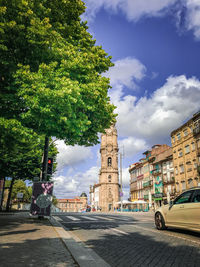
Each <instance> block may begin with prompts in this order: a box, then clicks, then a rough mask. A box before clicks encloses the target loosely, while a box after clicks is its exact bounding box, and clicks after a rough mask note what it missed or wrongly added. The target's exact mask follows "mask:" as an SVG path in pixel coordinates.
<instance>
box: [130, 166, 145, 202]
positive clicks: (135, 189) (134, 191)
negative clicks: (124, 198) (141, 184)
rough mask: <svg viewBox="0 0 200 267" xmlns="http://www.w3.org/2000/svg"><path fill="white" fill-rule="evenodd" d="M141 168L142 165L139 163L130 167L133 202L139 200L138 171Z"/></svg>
mask: <svg viewBox="0 0 200 267" xmlns="http://www.w3.org/2000/svg"><path fill="white" fill-rule="evenodd" d="M141 168H142V164H141V163H139V162H136V163H134V164H131V166H130V167H129V173H130V195H131V201H132V202H133V201H137V200H138V187H137V183H138V181H137V174H138V170H139V169H141Z"/></svg>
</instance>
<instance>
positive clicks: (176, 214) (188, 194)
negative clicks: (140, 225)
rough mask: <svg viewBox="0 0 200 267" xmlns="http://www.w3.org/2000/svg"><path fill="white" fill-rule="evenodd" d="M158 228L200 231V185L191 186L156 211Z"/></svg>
mask: <svg viewBox="0 0 200 267" xmlns="http://www.w3.org/2000/svg"><path fill="white" fill-rule="evenodd" d="M155 225H156V228H157V229H158V230H164V229H166V228H167V227H173V228H181V229H187V230H192V231H198V232H200V187H195V188H191V189H189V190H187V191H185V192H183V193H182V194H181V195H179V196H178V197H177V198H176V199H175V200H174V201H171V202H170V204H168V205H164V206H162V207H160V208H158V209H157V210H156V212H155Z"/></svg>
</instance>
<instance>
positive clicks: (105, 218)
mask: <svg viewBox="0 0 200 267" xmlns="http://www.w3.org/2000/svg"><path fill="white" fill-rule="evenodd" d="M95 218H98V219H101V220H106V221H113V219H112V218H107V217H102V216H95Z"/></svg>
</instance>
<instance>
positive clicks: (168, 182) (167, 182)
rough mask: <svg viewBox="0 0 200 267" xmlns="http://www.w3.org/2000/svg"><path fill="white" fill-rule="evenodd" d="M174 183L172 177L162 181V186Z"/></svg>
mask: <svg viewBox="0 0 200 267" xmlns="http://www.w3.org/2000/svg"><path fill="white" fill-rule="evenodd" d="M173 183H175V178H174V177H171V178H170V179H169V180H167V179H166V180H163V184H164V185H166V184H173Z"/></svg>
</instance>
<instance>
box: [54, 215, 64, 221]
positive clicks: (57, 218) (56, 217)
mask: <svg viewBox="0 0 200 267" xmlns="http://www.w3.org/2000/svg"><path fill="white" fill-rule="evenodd" d="M53 217H54V219H56V221H59V222H63V219H61V218H60V217H58V216H53Z"/></svg>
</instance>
